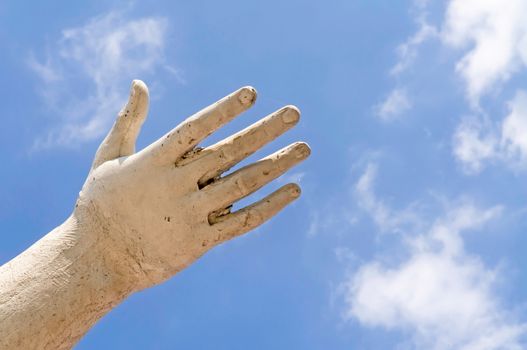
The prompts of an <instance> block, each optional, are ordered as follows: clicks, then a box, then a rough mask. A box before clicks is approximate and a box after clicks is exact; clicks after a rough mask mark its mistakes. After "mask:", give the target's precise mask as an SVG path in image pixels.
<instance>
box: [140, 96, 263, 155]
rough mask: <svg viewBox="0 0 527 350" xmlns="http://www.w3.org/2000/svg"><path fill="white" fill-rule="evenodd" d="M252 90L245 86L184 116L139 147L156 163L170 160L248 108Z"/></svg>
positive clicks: (252, 101)
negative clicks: (146, 144)
mask: <svg viewBox="0 0 527 350" xmlns="http://www.w3.org/2000/svg"><path fill="white" fill-rule="evenodd" d="M255 100H256V90H255V89H254V88H253V87H250V86H246V87H242V88H240V89H238V90H237V91H235V92H233V93H232V94H230V95H228V96H226V97H224V98H222V99H221V100H219V101H217V102H215V103H214V104H212V105H210V106H208V107H206V108H204V109H202V110H201V111H199V112H198V113H196V114H194V115H192V116H191V117H189V118H187V119H186V120H185V121H183V122H182V123H181V124H179V125H178V126H177V127H175V128H174V129H172V130H171V131H170V132H168V133H167V134H165V135H164V136H163V137H161V138H160V139H158V140H157V141H155V142H154V143H152V144H151V145H149V146H148V147H146V148H145V149H144V150H143V151H141V153H143V154H141V156H143V157H146V158H149V159H151V160H153V161H154V162H156V163H166V164H169V163H174V162H176V161H177V160H178V159H179V158H181V156H183V155H184V154H185V153H187V152H188V151H190V150H192V149H193V148H194V147H195V146H196V145H197V144H198V143H199V142H201V141H202V140H203V139H204V138H206V137H207V136H209V135H210V134H212V133H213V132H214V131H216V130H217V129H218V128H220V127H221V126H222V125H224V124H226V123H228V122H229V121H231V120H232V119H234V118H235V117H236V116H237V115H239V114H240V113H242V112H244V111H245V110H247V109H249V108H250V107H251V106H252V105H253V104H254V101H255Z"/></svg>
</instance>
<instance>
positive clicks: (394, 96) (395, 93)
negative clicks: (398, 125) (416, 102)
mask: <svg viewBox="0 0 527 350" xmlns="http://www.w3.org/2000/svg"><path fill="white" fill-rule="evenodd" d="M411 107H412V103H411V102H410V99H409V98H408V94H407V92H406V90H404V89H394V90H392V91H391V92H390V94H389V95H388V96H387V97H386V99H385V100H384V101H383V102H382V103H381V104H379V105H377V106H376V107H375V112H376V115H377V116H378V117H379V118H380V119H381V120H382V121H392V120H395V119H396V118H397V117H399V116H400V115H401V114H402V113H404V112H406V111H408V110H409V109H410V108H411Z"/></svg>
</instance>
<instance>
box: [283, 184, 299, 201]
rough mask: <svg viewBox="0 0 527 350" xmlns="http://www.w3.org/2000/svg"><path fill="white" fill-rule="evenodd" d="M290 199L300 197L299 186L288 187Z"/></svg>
mask: <svg viewBox="0 0 527 350" xmlns="http://www.w3.org/2000/svg"><path fill="white" fill-rule="evenodd" d="M287 190H288V191H289V193H290V194H291V196H292V197H294V198H298V197H300V194H301V193H302V190H301V189H300V186H298V185H297V184H291V185H289V188H288V189H287Z"/></svg>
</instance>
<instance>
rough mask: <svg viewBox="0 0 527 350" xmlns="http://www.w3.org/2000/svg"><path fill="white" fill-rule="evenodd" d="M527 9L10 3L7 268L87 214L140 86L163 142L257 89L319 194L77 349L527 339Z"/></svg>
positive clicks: (424, 4)
mask: <svg viewBox="0 0 527 350" xmlns="http://www.w3.org/2000/svg"><path fill="white" fill-rule="evenodd" d="M526 14H527V3H526V2H525V1H524V0H506V1H504V0H448V1H433V0H429V1H427V0H414V1H410V0H408V1H398V2H395V1H389V0H382V1H381V0H369V1H367V0H360V1H359V0H348V1H344V0H342V1H336V0H335V1H325V2H305V1H289V0H288V1H275V0H269V1H265V2H242V1H237V0H225V1H221V2H219V1H195V2H183V1H152V2H149V3H148V4H146V3H141V2H123V1H92V2H89V3H83V4H78V3H74V2H71V1H68V2H67V1H53V2H47V3H45V4H44V3H38V2H34V3H31V4H29V3H27V2H20V1H2V2H1V3H0V51H1V52H2V58H1V60H2V64H1V65H0V76H1V77H2V84H0V96H1V97H2V116H1V118H2V123H3V124H2V127H1V128H0V159H1V160H2V164H3V165H2V171H1V172H0V180H1V183H2V184H3V185H2V187H0V198H2V201H0V232H1V233H2V244H0V262H2V263H3V262H6V261H8V260H9V259H11V258H12V257H14V256H16V255H17V254H18V253H20V252H21V251H23V250H24V249H25V248H27V247H28V246H29V245H30V244H31V243H33V242H34V241H36V240H37V239H39V238H40V237H41V236H42V235H44V234H45V233H47V232H48V231H50V230H51V229H52V228H54V227H55V226H57V225H58V224H59V223H61V222H62V221H63V220H64V219H65V218H66V217H67V216H68V215H69V214H70V212H71V209H72V206H73V203H74V201H75V199H76V196H77V194H78V191H79V189H80V187H81V185H82V183H83V181H84V177H85V176H86V174H87V171H88V169H89V166H90V163H91V159H92V157H93V154H94V152H95V150H96V148H97V146H98V143H99V142H100V141H101V139H102V138H103V136H104V134H105V133H106V132H107V130H108V128H109V126H110V125H111V123H112V122H113V119H114V116H115V115H116V113H117V112H118V111H119V109H120V107H121V105H122V103H123V102H124V101H125V99H126V96H127V93H128V88H129V84H130V82H131V80H132V79H135V78H139V79H142V80H144V81H145V82H146V83H147V84H148V85H149V87H150V92H151V98H152V101H151V108H150V113H149V117H148V120H147V122H146V123H145V125H144V127H143V130H142V133H141V136H140V138H139V141H138V143H139V144H138V146H139V147H144V146H145V145H147V144H149V143H150V142H152V141H154V140H155V139H156V138H157V137H159V136H160V135H162V134H164V133H165V132H166V131H167V130H169V129H171V128H172V127H174V126H175V125H176V124H177V123H178V122H179V121H181V120H182V119H183V118H185V117H187V116H188V115H190V114H192V113H193V112H195V111H197V110H198V109H200V108H201V107H203V106H206V105H208V104H209V103H211V102H213V101H215V100H217V99H218V98H220V97H222V96H224V95H226V94H228V93H229V92H231V91H233V90H235V89H237V88H238V87H240V86H244V85H248V84H250V85H253V86H254V87H256V89H257V90H258V91H259V97H258V101H257V103H256V105H255V107H253V108H252V109H251V111H250V112H248V113H246V114H244V115H243V116H242V117H240V118H238V119H237V120H235V121H234V122H232V123H231V124H229V125H228V126H226V127H224V128H223V129H222V130H220V131H219V132H218V133H217V134H215V135H214V136H213V137H212V138H211V139H210V140H208V141H207V142H206V143H207V144H210V143H212V142H214V141H215V140H218V139H221V138H223V137H225V136H227V135H230V134H231V133H233V132H234V131H236V130H239V129H240V128H242V127H244V126H246V125H248V124H251V123H252V122H254V121H255V120H257V119H258V118H260V117H262V116H264V115H266V114H267V113H269V112H271V111H273V110H275V109H277V108H279V107H281V106H283V105H285V104H295V105H297V106H298V107H299V108H300V109H301V111H302V120H301V123H300V124H299V126H298V127H296V128H295V130H292V131H290V132H288V133H287V134H286V135H284V136H283V137H281V138H280V139H278V140H276V141H275V142H274V143H272V144H271V145H269V146H266V147H265V148H264V149H263V150H262V151H260V152H259V153H258V154H256V155H255V156H254V157H252V158H251V159H250V160H255V159H258V158H259V157H262V156H264V155H266V154H269V153H271V152H273V151H274V150H276V149H278V148H280V147H282V146H285V145H287V144H288V143H290V142H293V141H296V140H305V141H307V142H308V143H309V144H310V145H311V148H312V150H313V153H312V156H311V158H310V159H309V160H308V161H306V162H305V163H304V164H302V165H300V166H299V167H297V168H295V169H294V170H293V171H292V172H290V173H289V174H288V175H286V176H285V177H284V178H281V179H279V180H278V181H277V182H276V183H275V184H272V185H270V186H268V187H267V188H266V189H264V190H262V191H261V192H260V193H258V194H256V195H255V196H253V197H251V198H250V199H254V198H258V197H261V196H263V195H264V194H266V193H269V192H271V191H272V190H273V189H275V188H277V187H278V186H279V185H281V184H284V183H286V182H289V181H299V182H300V184H301V186H302V188H303V196H302V198H301V199H300V200H299V201H297V202H296V203H294V204H293V205H292V206H290V207H289V208H287V209H286V210H284V212H282V213H281V214H279V215H278V216H277V217H276V218H275V219H274V220H272V221H271V222H269V223H267V224H265V225H264V226H262V227H260V228H258V229H257V230H256V231H253V232H252V233H250V234H248V235H246V236H244V237H241V238H238V239H236V240H234V241H231V242H229V243H228V244H224V245H222V246H220V247H217V248H216V249H214V250H213V251H211V252H209V253H208V254H207V255H206V256H204V257H203V258H201V259H200V260H199V261H197V262H196V263H195V264H194V265H192V266H191V267H189V268H188V269H187V270H185V271H183V272H181V273H180V274H178V275H177V276H175V277H174V278H173V279H171V280H170V281H168V282H166V283H164V284H162V285H160V286H157V287H155V288H152V289H150V290H146V291H143V292H140V293H137V294H136V295H133V296H132V297H131V298H129V299H128V300H127V301H125V302H124V303H123V304H122V305H120V306H119V307H118V308H117V309H115V310H114V311H113V312H112V313H110V314H109V315H107V316H106V317H105V318H104V319H103V320H101V321H100V322H99V323H98V324H97V325H96V326H95V327H94V328H93V329H92V330H91V331H90V332H89V334H88V335H87V336H86V337H85V338H84V339H83V340H82V341H81V342H80V343H79V345H78V346H77V348H78V349H94V348H111V349H172V348H184V349H203V348H214V349H247V348H250V349H270V348H272V349H522V348H525V347H526V342H527V340H526V338H527V337H526V336H527V317H526V316H525V315H526V313H527V310H526V304H525V300H527V268H526V266H527V264H526V262H527V261H526V259H525V258H524V256H525V249H526V248H527V237H526V236H525V229H526V228H527V206H526V203H527V200H526V198H527V188H526V187H525V180H526V170H527V86H526V84H525V78H526V77H527V75H526V69H525V68H526V65H527V18H526Z"/></svg>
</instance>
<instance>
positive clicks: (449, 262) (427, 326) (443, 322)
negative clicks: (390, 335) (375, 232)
mask: <svg viewBox="0 0 527 350" xmlns="http://www.w3.org/2000/svg"><path fill="white" fill-rule="evenodd" d="M371 178H372V167H371V166H369V167H368V168H367V169H366V170H365V172H364V174H363V175H362V176H361V177H360V179H359V180H358V182H357V184H356V187H357V189H359V191H361V190H360V189H361V188H364V187H366V188H367V191H366V193H367V195H366V196H365V197H366V198H369V199H367V202H368V203H371V204H369V205H366V206H365V207H364V209H365V211H366V212H367V213H368V214H370V215H371V217H372V219H373V220H374V221H376V222H381V223H388V224H389V226H393V225H397V226H398V227H404V225H403V226H401V225H400V224H399V223H400V222H402V223H404V222H407V220H406V219H404V217H405V215H403V216H401V215H400V213H399V212H398V211H397V210H393V209H391V208H390V207H388V206H387V205H386V204H385V202H384V201H383V200H381V199H379V198H377V197H374V198H371V193H373V189H372V187H371V181H370V179H371ZM359 193H360V192H359ZM502 211H503V207H502V206H493V207H489V208H481V207H478V206H477V205H475V204H474V203H473V201H470V200H468V199H463V200H459V201H454V202H448V203H446V209H445V213H444V214H442V215H440V216H439V217H427V216H426V215H424V214H423V213H420V216H419V222H420V225H424V226H423V227H424V228H423V230H422V231H421V232H422V233H418V234H411V235H403V236H401V238H402V239H403V237H404V241H405V242H406V244H405V246H406V250H407V252H406V257H405V258H403V259H402V260H399V261H398V262H395V263H393V261H394V259H389V258H386V256H382V257H379V259H375V260H373V261H370V262H367V263H365V264H363V265H362V266H360V267H359V268H358V269H357V270H356V271H355V273H353V274H352V275H350V276H349V278H348V279H347V280H346V281H345V282H344V290H345V300H346V312H345V314H346V317H347V318H353V319H356V320H357V321H359V322H360V323H361V324H363V325H364V326H367V327H380V328H384V329H387V330H399V331H402V332H405V333H406V334H410V335H411V341H412V342H413V343H414V346H415V347H416V348H426V349H438V350H440V349H474V350H476V349H481V350H483V349H485V350H489V349H521V348H523V346H524V345H525V344H524V343H522V341H521V339H522V337H524V336H525V335H526V334H527V325H526V324H524V323H522V322H520V321H517V320H516V319H515V317H514V315H512V314H511V313H510V312H509V311H507V310H506V308H505V307H504V306H503V305H502V300H501V299H500V298H499V296H498V293H497V291H496V289H497V285H498V282H499V281H498V280H497V273H498V272H499V271H498V270H496V269H492V268H488V267H487V266H486V265H485V264H484V263H483V262H482V261H481V260H480V259H479V258H478V257H477V256H475V255H471V254H469V253H468V252H466V250H465V248H464V242H463V236H462V234H463V233H464V232H468V231H473V230H477V229H478V228H480V227H481V226H482V225H485V224H486V223H488V222H489V221H491V220H495V219H497V218H499V217H500V215H501V213H502ZM400 218H403V219H400ZM414 220H415V219H413V218H412V219H411V220H410V222H413V221H414ZM408 237H410V238H408ZM386 254H387V255H395V256H400V252H393V251H392V252H390V251H389V252H387V253H386ZM387 261H391V263H387Z"/></svg>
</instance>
